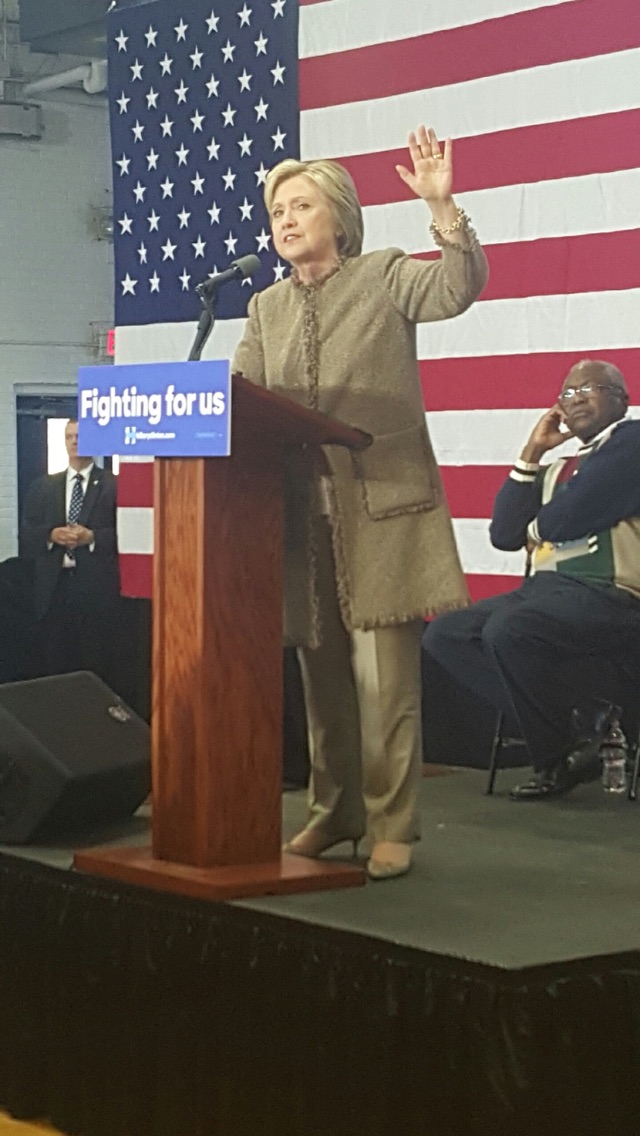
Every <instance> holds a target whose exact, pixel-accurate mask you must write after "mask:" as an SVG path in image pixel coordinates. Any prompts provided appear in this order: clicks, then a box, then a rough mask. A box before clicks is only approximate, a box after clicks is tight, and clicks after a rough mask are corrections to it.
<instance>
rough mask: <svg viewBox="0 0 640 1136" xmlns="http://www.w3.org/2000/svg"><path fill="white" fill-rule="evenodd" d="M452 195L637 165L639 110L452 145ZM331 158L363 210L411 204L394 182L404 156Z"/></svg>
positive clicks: (406, 193) (639, 155)
mask: <svg viewBox="0 0 640 1136" xmlns="http://www.w3.org/2000/svg"><path fill="white" fill-rule="evenodd" d="M454 151H455V158H454V160H455V183H456V192H457V193H469V192H470V191H472V190H477V189H492V188H495V187H496V186H500V185H521V184H526V183H532V182H540V181H555V180H556V179H558V178H569V177H582V176H584V175H585V174H594V173H597V174H604V173H611V172H613V171H614V170H632V169H636V168H637V167H638V166H640V110H625V111H618V112H616V113H615V114H601V115H592V116H591V117H589V118H584V119H583V118H580V119H568V120H567V121H565V122H548V123H543V124H541V125H537V126H523V127H515V128H513V129H511V130H498V131H496V132H494V133H491V134H480V135H475V136H473V137H470V138H459V139H457V140H456V141H455V147H454ZM335 157H336V158H338V160H339V161H340V163H341V164H342V165H343V166H345V168H346V169H347V170H348V171H349V173H350V174H351V176H352V177H353V179H354V181H355V183H356V186H357V189H358V196H359V198H360V202H361V204H362V205H385V204H389V203H391V202H394V201H409V200H413V194H412V193H411V190H410V189H409V188H408V187H407V186H406V185H405V184H404V182H403V181H401V179H400V178H399V177H398V174H397V172H396V168H395V167H396V165H397V164H398V163H399V164H401V165H406V164H407V161H408V154H407V151H406V150H404V149H402V150H381V151H377V152H375V153H367V154H356V155H354V156H351V157H341V156H340V155H338V154H336V155H335Z"/></svg>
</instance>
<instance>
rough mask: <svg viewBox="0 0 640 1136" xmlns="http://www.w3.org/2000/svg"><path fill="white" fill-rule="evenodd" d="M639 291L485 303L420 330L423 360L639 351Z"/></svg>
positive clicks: (579, 293) (591, 293) (422, 326)
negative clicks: (555, 352)
mask: <svg viewBox="0 0 640 1136" xmlns="http://www.w3.org/2000/svg"><path fill="white" fill-rule="evenodd" d="M639 327H640V288H634V289H630V290H629V291H627V292H576V293H574V294H572V295H568V296H530V297H526V298H524V299H517V300H486V301H485V302H484V303H481V304H473V306H472V307H471V308H470V309H469V310H468V311H467V312H465V313H464V315H462V316H457V317H456V318H455V319H451V320H445V321H444V322H443V323H430V324H420V325H419V327H418V358H419V359H428V358H432V359H450V358H456V357H465V358H468V357H471V356H478V355H520V354H523V353H525V352H530V353H536V352H539V351H585V352H586V351H604V350H612V349H615V348H618V347H637V346H638V328H639Z"/></svg>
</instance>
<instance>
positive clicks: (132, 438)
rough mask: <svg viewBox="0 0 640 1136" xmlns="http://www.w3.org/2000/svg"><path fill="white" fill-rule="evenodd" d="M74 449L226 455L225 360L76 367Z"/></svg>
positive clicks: (228, 390) (228, 393)
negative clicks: (75, 444) (76, 438)
mask: <svg viewBox="0 0 640 1136" xmlns="http://www.w3.org/2000/svg"><path fill="white" fill-rule="evenodd" d="M78 447H79V450H80V452H81V453H83V454H92V455H93V454H100V455H101V454H131V455H132V456H135V455H136V454H139V455H141V456H143V455H153V456H154V457H226V456H228V454H229V453H230V452H231V380H230V368H229V361H228V360H227V359H212V360H206V361H204V362H199V363H196V362H193V363H133V364H131V365H129V366H117V367H81V368H80V370H79V372H78Z"/></svg>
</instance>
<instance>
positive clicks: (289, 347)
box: [232, 229, 487, 646]
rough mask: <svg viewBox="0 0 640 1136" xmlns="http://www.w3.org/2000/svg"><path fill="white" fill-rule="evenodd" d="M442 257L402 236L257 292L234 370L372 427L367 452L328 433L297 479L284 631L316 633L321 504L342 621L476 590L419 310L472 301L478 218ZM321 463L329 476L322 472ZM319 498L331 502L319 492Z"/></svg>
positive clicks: (444, 314) (445, 602)
mask: <svg viewBox="0 0 640 1136" xmlns="http://www.w3.org/2000/svg"><path fill="white" fill-rule="evenodd" d="M465 238H466V239H465V244H464V245H463V246H460V245H453V244H449V243H445V242H444V241H442V242H441V244H442V249H443V251H442V256H441V258H440V259H439V260H437V261H419V260H415V259H413V258H412V257H409V256H406V255H405V254H404V253H403V252H401V250H399V249H386V250H383V251H380V252H373V253H368V254H365V255H363V256H359V257H353V258H350V259H348V260H346V261H345V262H344V263H343V264H342V266H341V267H340V268H339V269H338V270H337V271H336V272H334V273H333V274H331V275H330V276H328V277H327V278H325V279H324V280H323V281H320V282H318V283H315V284H313V285H309V286H303V285H300V284H298V283H296V282H295V281H294V280H292V279H288V280H284V281H281V282H280V283H278V284H274V285H273V286H272V287H270V288H267V289H266V291H264V292H262V293H260V294H258V295H256V296H254V297H253V298H252V300H251V302H250V304H249V319H248V321H247V326H246V331H245V335H244V338H243V340H242V342H241V343H240V344H239V346H238V349H237V352H236V355H235V358H234V360H233V364H232V369H233V371H240V372H242V374H244V375H245V376H246V377H247V378H248V379H251V380H252V381H253V382H256V383H259V384H261V385H266V386H267V387H269V388H270V389H271V390H274V391H277V392H278V393H280V394H283V395H285V396H286V397H288V398H291V399H294V400H295V401H297V402H301V403H303V404H305V405H307V406H312V407H314V408H317V409H318V410H320V411H322V412H324V413H325V414H329V415H331V416H332V417H334V418H337V419H340V420H341V421H343V422H346V423H348V424H349V425H352V426H359V427H360V428H361V429H363V430H367V431H368V432H369V433H370V434H372V435H373V436H374V442H373V444H372V445H371V446H370V448H369V449H367V450H365V451H364V452H363V453H359V454H355V453H351V452H349V451H346V450H344V449H342V448H341V447H339V446H325V447H323V453H322V455H320V457H319V460H318V461H316V463H315V470H314V469H313V468H312V467H311V466H310V464H309V459H307V458H305V457H304V455H302V454H301V455H297V456H295V457H294V458H292V460H291V464H290V468H289V471H288V479H287V504H286V507H287V529H286V541H285V611H286V618H285V635H286V638H287V641H288V642H291V643H296V644H306V645H311V646H312V645H314V644H316V643H317V642H318V638H319V634H320V631H319V621H318V612H317V602H316V590H315V586H314V585H315V573H314V548H313V545H314V540H313V524H312V523H311V522H312V519H313V516H314V514H316V513H318V512H319V511H324V512H327V513H328V515H329V519H330V523H331V530H332V534H333V545H334V553H335V560H336V565H337V588H338V596H339V601H340V607H341V612H342V617H343V621H344V624H345V626H346V628H347V629H348V630H353V629H354V628H364V629H368V628H373V627H385V626H389V625H392V624H397V623H404V622H406V621H407V620H410V619H415V618H418V617H419V616H427V615H434V614H437V613H438V612H442V611H447V610H449V609H451V608H456V607H461V606H464V605H465V604H467V603H468V593H467V589H466V585H465V581H464V577H463V575H462V570H461V567H460V562H459V559H458V554H457V550H456V546H455V541H454V536H453V531H452V526H451V518H450V514H449V509H448V506H447V503H446V500H445V498H444V495H443V491H442V483H441V480H440V475H439V471H438V467H437V464H436V461H435V458H434V456H433V451H432V448H431V443H430V441H429V436H428V432H427V428H426V425H425V416H424V407H423V401H422V392H421V387H420V382H419V377H418V366H417V361H416V327H415V325H416V323H419V322H423V321H429V320H440V319H449V318H451V317H452V316H455V315H458V314H459V313H460V312H463V311H465V309H466V308H468V307H469V306H470V304H471V303H472V302H473V301H474V300H475V299H476V298H477V297H478V295H479V294H480V292H481V291H482V288H483V287H484V284H485V282H486V279H487V262H486V258H485V256H484V253H483V252H482V249H481V248H480V246H479V244H478V242H477V240H476V238H475V234H474V233H473V230H470V229H468V230H466V234H465ZM319 475H320V477H319ZM321 499H322V501H323V502H324V504H322V503H321Z"/></svg>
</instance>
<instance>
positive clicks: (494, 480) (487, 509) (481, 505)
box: [440, 443, 517, 520]
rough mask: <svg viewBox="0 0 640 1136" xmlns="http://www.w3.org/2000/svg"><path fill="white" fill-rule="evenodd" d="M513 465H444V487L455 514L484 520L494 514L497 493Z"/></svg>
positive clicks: (441, 470)
mask: <svg viewBox="0 0 640 1136" xmlns="http://www.w3.org/2000/svg"><path fill="white" fill-rule="evenodd" d="M516 445H517V443H516ZM513 456H514V459H515V458H516V457H517V454H516V453H515V451H514V455H513ZM510 468H511V467H510V466H504V465H444V466H441V467H440V472H441V474H442V480H443V482H444V490H445V493H446V495H447V500H448V502H449V508H450V509H451V513H452V515H453V516H454V517H471V518H477V519H480V520H483V519H484V518H488V517H490V516H491V514H492V513H493V502H494V501H495V498H496V493H497V492H498V490H499V489H500V486H501V485H502V483H503V481H504V479H505V477H506V476H507V474H508V473H509V470H510Z"/></svg>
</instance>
